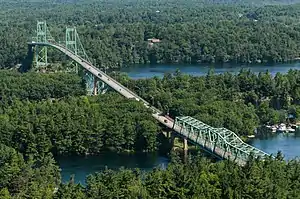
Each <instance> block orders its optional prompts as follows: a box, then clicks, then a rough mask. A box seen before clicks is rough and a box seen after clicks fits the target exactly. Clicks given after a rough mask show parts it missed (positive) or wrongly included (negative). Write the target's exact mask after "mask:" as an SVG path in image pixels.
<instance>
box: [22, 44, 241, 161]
mask: <svg viewBox="0 0 300 199" xmlns="http://www.w3.org/2000/svg"><path fill="white" fill-rule="evenodd" d="M28 44H29V45H32V46H36V45H41V46H51V47H54V48H56V49H58V50H59V51H61V52H63V53H64V54H66V55H67V56H69V57H70V58H71V59H73V60H74V61H76V62H77V63H78V64H80V65H81V66H82V67H83V68H85V69H86V70H87V71H89V72H90V73H92V74H93V75H94V76H96V77H97V78H98V79H100V80H101V81H102V82H104V83H105V84H107V85H109V86H110V87H111V88H113V89H114V90H115V91H117V92H119V93H120V94H121V95H123V96H124V97H126V98H132V99H135V100H137V101H141V102H143V104H144V105H145V106H146V107H147V108H150V109H151V110H152V111H153V114H152V116H153V117H154V118H155V119H156V120H157V121H159V122H160V123H162V124H163V125H165V126H166V127H168V128H170V129H173V130H174V131H175V132H177V133H179V134H181V135H182V136H185V137H187V138H188V140H189V141H190V142H193V143H196V144H199V145H200V146H201V147H203V148H204V149H206V150H208V151H211V152H212V153H215V154H216V155H217V156H219V157H222V158H230V157H231V156H232V154H231V153H230V152H226V151H224V150H223V149H221V148H219V147H216V146H214V145H213V144H212V143H210V142H206V141H205V140H204V139H201V138H199V137H197V136H195V135H191V134H190V132H189V131H188V130H187V129H185V128H182V126H180V125H178V124H174V120H173V119H171V118H169V117H166V116H163V115H161V114H162V112H161V111H160V110H158V109H156V108H155V107H153V106H151V105H150V104H149V103H148V102H147V101H146V100H144V99H143V98H141V97H140V96H138V95H137V94H136V93H134V92H132V91H131V90H129V89H128V88H126V87H125V86H123V85H122V84H120V83H119V82H117V81H116V80H114V79H113V78H111V77H110V76H108V75H107V74H106V73H104V72H102V71H101V70H99V69H98V68H97V67H95V66H93V65H92V64H91V63H88V62H87V61H86V60H83V59H82V58H81V57H79V56H77V55H75V54H74V53H73V52H71V51H70V50H68V49H67V48H65V47H64V46H62V45H59V44H57V43H55V42H51V43H37V42H30V43H28ZM175 123H176V122H175ZM235 161H236V162H237V163H238V164H240V165H243V164H244V163H245V161H244V160H242V159H236V160H235Z"/></svg>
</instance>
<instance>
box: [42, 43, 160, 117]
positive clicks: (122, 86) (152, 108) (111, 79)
mask: <svg viewBox="0 0 300 199" xmlns="http://www.w3.org/2000/svg"><path fill="white" fill-rule="evenodd" d="M48 42H49V45H51V46H53V47H55V48H57V47H60V48H63V49H64V50H65V51H68V52H69V53H71V54H72V55H73V56H75V57H77V58H79V59H81V60H84V61H85V63H87V64H88V65H89V66H90V67H93V69H94V70H96V71H97V72H98V73H100V74H101V75H103V76H104V77H106V78H109V80H110V81H111V82H113V83H114V84H116V85H118V86H119V87H121V88H122V89H124V90H126V91H127V92H128V93H130V94H131V95H132V96H134V97H135V98H136V99H138V101H141V102H143V103H144V105H146V106H148V107H149V108H150V109H151V110H152V111H154V112H155V113H157V114H161V113H162V112H161V111H160V110H159V109H157V108H155V107H153V106H151V105H150V103H148V102H147V101H146V100H144V99H143V98H141V97H140V96H139V95H137V94H136V93H134V92H133V91H131V90H130V89H128V88H127V87H125V86H124V85H122V84H121V83H119V82H118V81H117V80H115V79H113V78H111V77H110V76H108V75H107V74H106V73H104V72H103V71H101V70H100V69H99V68H97V67H95V66H94V65H93V64H92V63H90V62H88V61H87V60H85V59H83V58H82V57H80V56H79V55H75V54H74V52H72V51H70V50H69V49H68V48H66V47H65V46H63V45H61V44H59V43H57V42H55V41H54V40H48ZM79 64H82V63H79ZM94 75H95V76H97V77H98V78H99V79H100V80H101V78H100V77H99V76H98V74H94Z"/></svg>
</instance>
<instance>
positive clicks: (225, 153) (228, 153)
mask: <svg viewBox="0 0 300 199" xmlns="http://www.w3.org/2000/svg"><path fill="white" fill-rule="evenodd" d="M28 46H29V49H30V51H31V52H33V53H34V58H33V59H34V61H33V67H36V68H43V67H45V66H47V64H48V60H47V59H48V54H47V52H48V48H49V47H51V48H55V49H57V50H58V51H60V52H62V53H63V54H65V55H67V56H68V57H70V58H71V60H73V62H75V63H74V68H75V70H74V71H76V72H78V73H79V74H80V75H81V76H82V77H83V78H84V79H85V80H86V88H87V92H88V94H90V95H97V94H98V93H100V92H101V90H102V89H103V88H104V87H105V86H109V87H110V88H112V89H113V90H115V91H116V92H118V93H120V94H121V95H123V96H124V97H126V98H129V99H133V100H137V101H139V102H141V103H143V104H144V106H145V107H147V108H149V109H151V110H152V116H153V117H154V118H155V119H156V120H157V121H158V122H160V123H161V124H163V125H164V126H166V127H167V128H169V129H171V130H172V132H173V133H174V134H175V135H176V136H179V137H182V138H183V139H184V143H185V147H184V148H185V149H187V142H190V143H193V144H195V145H197V146H199V147H200V148H202V149H203V150H204V151H206V152H208V153H210V154H212V155H214V156H215V157H217V158H219V159H230V160H232V161H235V162H236V163H237V164H239V165H244V164H245V163H246V161H247V160H248V158H249V156H250V155H253V156H254V157H264V156H269V155H268V154H267V153H265V152H263V151H261V150H259V149H257V148H255V147H253V146H251V145H249V144H247V143H244V142H243V141H242V140H241V139H240V138H239V137H238V136H237V135H236V134H235V133H234V132H232V131H230V130H228V129H225V128H214V127H211V126H209V125H207V124H205V123H203V122H201V121H199V120H197V119H195V118H192V117H189V116H184V117H176V118H175V120H173V119H172V118H170V117H169V116H166V115H164V114H163V113H162V111H160V110H158V109H156V108H155V107H153V106H151V104H150V103H148V102H147V101H146V100H144V99H142V98H141V97H140V96H138V95H137V94H136V93H134V92H133V91H131V90H130V89H128V88H126V87H125V86H124V85H122V84H121V83H119V82H118V81H116V80H115V79H113V78H112V77H110V76H108V75H107V74H106V73H104V72H103V71H101V70H100V69H99V68H97V67H96V66H95V65H94V64H93V63H92V62H91V60H90V59H89V57H88V56H87V54H86V52H85V50H84V48H83V45H82V43H81V42H80V38H79V35H78V33H77V30H76V28H74V27H73V28H66V34H65V40H64V41H63V42H56V41H55V40H54V38H53V37H52V36H51V34H50V31H49V29H48V27H47V24H46V22H45V21H39V22H37V29H36V36H35V37H34V38H33V39H32V41H30V42H28ZM78 66H80V67H81V68H80V70H81V71H82V72H81V73H80V72H79V69H78Z"/></svg>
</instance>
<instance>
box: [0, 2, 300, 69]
mask: <svg viewBox="0 0 300 199" xmlns="http://www.w3.org/2000/svg"><path fill="white" fill-rule="evenodd" d="M237 2H238V3H237ZM241 2H242V3H241ZM278 2H279V3H295V2H297V1H254V3H253V1H249V2H247V1H212V0H201V1H184V0H180V1H177V0H176V1H175V0H163V1H156V2H153V1H142V2H141V1H136V0H128V1H113V3H112V2H110V1H95V0H93V1H88V2H87V1H83V0H76V1H54V0H51V1H43V0H39V1H33V0H32V1H30V0H29V1H26V2H24V1H13V2H12V1H7V0H4V1H1V2H0V8H1V12H0V17H1V19H2V20H1V22H0V38H1V45H0V52H1V53H0V67H2V68H5V67H13V66H15V65H16V64H21V63H22V61H23V60H24V57H25V56H26V53H27V46H26V45H24V44H25V42H26V41H31V40H32V39H31V37H32V36H34V35H35V33H34V31H35V30H36V21H37V20H47V23H48V25H49V29H50V31H51V34H52V36H54V38H56V40H57V41H60V40H62V38H63V31H64V28H65V26H76V28H77V30H78V32H79V34H80V37H81V38H82V42H83V45H84V47H85V49H86V50H87V53H88V55H89V57H90V58H92V59H93V60H94V61H95V63H97V64H98V65H99V67H101V68H118V67H126V65H129V64H136V63H200V62H218V63H224V62H232V63H261V62H286V61H290V60H294V59H297V58H299V57H300V47H299V46H300V43H299V41H300V34H299V30H300V29H299V24H298V19H299V17H300V11H299V10H300V5H299V4H293V5H266V6H262V4H274V3H278ZM148 39H156V40H152V41H153V42H154V43H152V41H148ZM49 53H50V54H51V52H49ZM49 58H50V59H51V60H50V61H52V62H55V61H61V60H63V58H64V57H63V56H62V55H60V54H59V53H56V52H53V51H52V54H51V56H49Z"/></svg>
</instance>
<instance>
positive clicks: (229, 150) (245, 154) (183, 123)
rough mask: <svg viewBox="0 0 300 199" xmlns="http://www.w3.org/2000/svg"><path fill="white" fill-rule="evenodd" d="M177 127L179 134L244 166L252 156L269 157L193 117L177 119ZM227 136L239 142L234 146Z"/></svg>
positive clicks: (232, 134) (229, 134)
mask: <svg viewBox="0 0 300 199" xmlns="http://www.w3.org/2000/svg"><path fill="white" fill-rule="evenodd" d="M175 125H177V126H179V128H180V130H179V132H178V133H180V134H182V135H184V136H186V137H187V138H189V139H191V140H192V141H193V142H195V143H198V144H199V145H200V146H202V147H204V148H206V149H207V150H209V151H211V152H212V153H215V154H217V155H219V156H220V157H221V158H226V159H233V160H235V161H236V162H240V164H243V163H245V162H246V161H247V160H248V158H249V156H250V154H253V156H255V157H258V156H265V155H268V154H267V153H265V152H263V151H261V150H259V149H257V148H255V147H253V146H251V145H249V144H246V143H244V142H243V141H241V140H240V139H239V138H238V136H237V135H235V134H234V133H233V132H231V131H229V130H228V131H227V132H225V133H228V134H224V132H223V134H222V133H220V129H218V128H213V127H211V126H209V125H207V124H205V123H203V122H201V121H199V120H196V119H194V118H192V117H176V120H175ZM222 129H224V128H222ZM227 135H228V136H235V140H239V141H238V142H236V143H234V144H232V143H230V142H229V141H228V140H227V138H226V136H227Z"/></svg>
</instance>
